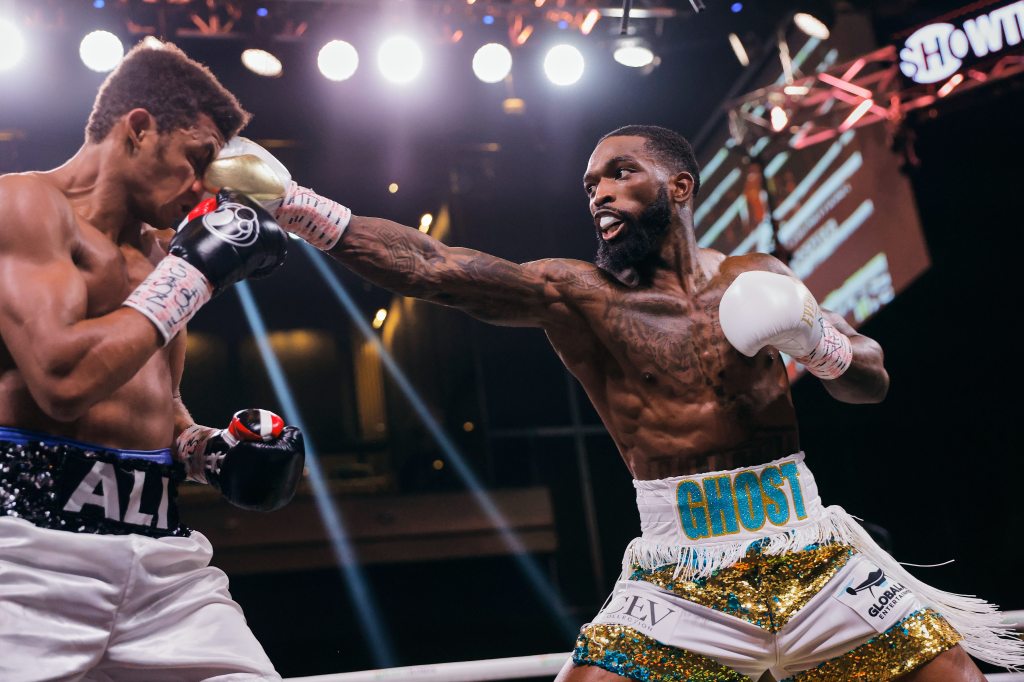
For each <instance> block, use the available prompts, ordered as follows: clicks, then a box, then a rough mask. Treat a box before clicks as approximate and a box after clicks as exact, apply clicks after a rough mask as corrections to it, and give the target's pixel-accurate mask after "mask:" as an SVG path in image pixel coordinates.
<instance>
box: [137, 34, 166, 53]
mask: <svg viewBox="0 0 1024 682" xmlns="http://www.w3.org/2000/svg"><path fill="white" fill-rule="evenodd" d="M142 44H143V45H145V46H146V47H148V48H149V49H151V50H162V49H164V42H163V41H162V40H160V39H159V38H157V37H156V36H146V37H145V38H143V39H142Z"/></svg>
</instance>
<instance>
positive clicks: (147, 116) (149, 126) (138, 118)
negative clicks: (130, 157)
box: [124, 109, 157, 152]
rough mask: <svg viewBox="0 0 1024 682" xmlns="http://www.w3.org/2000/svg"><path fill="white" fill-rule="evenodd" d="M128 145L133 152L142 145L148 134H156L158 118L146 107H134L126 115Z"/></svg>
mask: <svg viewBox="0 0 1024 682" xmlns="http://www.w3.org/2000/svg"><path fill="white" fill-rule="evenodd" d="M124 122H125V128H126V132H127V135H128V147H129V148H130V149H131V151H132V152H134V151H135V150H137V149H138V148H139V147H141V146H142V140H143V139H145V138H146V136H147V135H152V136H155V135H156V132H157V130H156V119H155V118H154V117H153V114H151V113H149V112H148V111H146V110H145V109H132V110H131V111H129V112H128V113H127V114H125V115H124Z"/></svg>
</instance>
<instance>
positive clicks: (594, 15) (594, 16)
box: [580, 7, 601, 36]
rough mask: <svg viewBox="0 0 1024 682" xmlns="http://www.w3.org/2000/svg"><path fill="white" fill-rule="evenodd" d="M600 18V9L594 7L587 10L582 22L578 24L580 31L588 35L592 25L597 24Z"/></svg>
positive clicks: (592, 28) (592, 27)
mask: <svg viewBox="0 0 1024 682" xmlns="http://www.w3.org/2000/svg"><path fill="white" fill-rule="evenodd" d="M600 18H601V10H599V9H597V8H596V7H595V8H594V9H592V10H590V11H589V12H587V16H586V17H584V18H583V23H582V24H580V33H582V34H583V35H585V36H588V35H590V32H591V31H593V30H594V26H596V25H597V22H598V20H599V19H600Z"/></svg>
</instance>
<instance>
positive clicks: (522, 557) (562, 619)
mask: <svg viewBox="0 0 1024 682" xmlns="http://www.w3.org/2000/svg"><path fill="white" fill-rule="evenodd" d="M303 246H304V247H305V249H306V254H307V255H308V256H309V259H310V261H312V263H313V267H315V268H316V270H317V272H319V273H320V276H321V277H323V279H324V281H325V282H326V283H327V286H328V288H330V290H331V293H333V294H334V296H335V298H336V299H337V300H338V302H339V303H340V304H341V305H342V307H344V308H345V311H346V312H347V313H348V314H349V317H351V318H352V321H353V322H354V323H355V325H356V327H357V328H358V329H359V331H360V333H361V334H362V335H363V336H364V337H365V338H366V340H367V341H369V342H370V343H372V344H373V345H374V346H376V348H377V352H378V354H379V355H380V358H381V361H382V363H383V364H384V366H385V367H386V368H387V370H388V372H389V374H390V375H391V378H392V379H393V380H394V381H395V383H396V384H397V385H398V388H399V390H401V391H402V394H403V395H404V396H405V399H406V400H408V401H409V405H410V406H411V407H412V409H413V411H414V412H416V415H417V416H418V417H419V418H420V421H421V422H423V425H424V426H425V427H426V428H427V431H429V432H430V435H431V436H432V437H433V438H434V440H435V441H436V442H437V444H438V446H439V447H440V448H441V450H442V451H443V452H444V453H445V455H446V456H447V457H448V460H449V461H450V462H451V463H452V466H453V467H454V468H455V472H456V474H458V476H459V478H460V479H462V482H463V483H464V484H465V485H466V488H467V489H468V490H469V492H470V494H471V495H472V496H473V499H474V500H475V501H476V503H477V504H478V505H479V506H480V509H481V510H483V512H484V514H485V515H486V516H487V518H488V519H489V520H490V521H491V523H492V524H494V527H495V528H497V529H498V533H499V534H500V535H501V538H502V541H503V542H504V543H505V544H506V546H507V547H508V548H509V549H511V550H512V555H513V557H515V560H516V562H517V563H518V564H519V567H520V569H521V570H522V571H523V573H524V574H525V575H526V578H527V580H529V582H530V584H531V585H532V586H533V588H534V590H536V592H537V594H538V595H540V597H541V599H542V600H543V602H544V605H545V606H546V607H547V609H548V611H549V612H550V613H551V615H552V617H553V618H554V620H555V622H556V623H557V624H558V626H559V627H560V628H562V631H563V633H564V634H565V635H566V636H567V637H568V639H569V640H570V641H574V640H575V639H576V635H577V634H578V632H579V628H578V627H577V626H576V625H575V624H574V621H573V619H572V618H571V617H570V615H569V611H568V609H567V608H566V606H565V602H564V600H563V599H562V596H561V594H559V592H558V590H557V589H556V588H555V587H554V586H553V585H552V584H551V583H550V582H549V581H548V580H547V579H546V578H545V577H544V574H543V573H542V572H541V569H540V567H539V566H538V565H537V563H536V562H535V561H534V560H533V558H532V557H531V556H530V555H529V551H528V550H527V549H526V547H525V546H524V545H523V543H522V541H521V540H520V539H519V537H518V536H517V535H516V534H515V532H514V531H513V530H512V529H511V528H510V527H509V524H508V521H507V520H506V519H505V517H504V515H502V513H501V510H499V509H498V507H497V505H496V504H495V503H494V500H493V499H491V497H490V496H489V495H488V494H487V491H486V490H485V489H484V486H483V484H482V483H481V482H480V480H479V479H478V478H477V476H476V474H474V473H473V470H472V469H470V467H469V465H468V464H467V463H466V458H465V457H463V455H462V453H461V452H460V451H459V449H458V447H457V446H456V445H455V443H454V442H453V441H452V439H451V438H449V436H448V434H447V433H445V431H444V429H442V428H441V425H440V424H438V423H437V420H436V419H434V417H433V415H431V414H430V411H429V410H428V409H427V405H426V403H424V402H423V399H422V398H421V397H420V395H419V393H417V391H416V389H415V388H413V386H412V384H411V383H410V382H409V379H408V378H407V377H406V376H405V372H403V371H402V369H401V367H399V366H398V363H396V362H395V359H394V358H393V357H391V354H390V353H389V352H388V351H387V349H386V348H385V347H384V344H383V343H381V340H380V338H378V336H377V334H376V333H374V331H373V329H372V328H371V327H370V325H369V323H367V322H366V320H364V319H363V316H362V313H361V311H360V310H359V307H358V306H357V305H356V303H355V301H353V300H352V297H351V296H350V295H349V293H348V291H346V290H345V287H344V285H343V284H342V283H341V279H339V277H338V275H337V274H336V273H334V272H333V271H332V270H331V269H330V267H328V265H327V263H326V259H325V258H323V256H322V254H321V253H320V252H319V251H318V250H317V249H316V248H314V247H312V246H310V245H308V244H306V243H303Z"/></svg>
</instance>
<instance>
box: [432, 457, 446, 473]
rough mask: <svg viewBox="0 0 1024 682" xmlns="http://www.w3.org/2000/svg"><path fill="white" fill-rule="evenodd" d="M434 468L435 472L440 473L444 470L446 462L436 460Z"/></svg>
mask: <svg viewBox="0 0 1024 682" xmlns="http://www.w3.org/2000/svg"><path fill="white" fill-rule="evenodd" d="M433 466H434V471H440V470H441V469H444V460H443V459H435V460H434V465H433Z"/></svg>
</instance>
